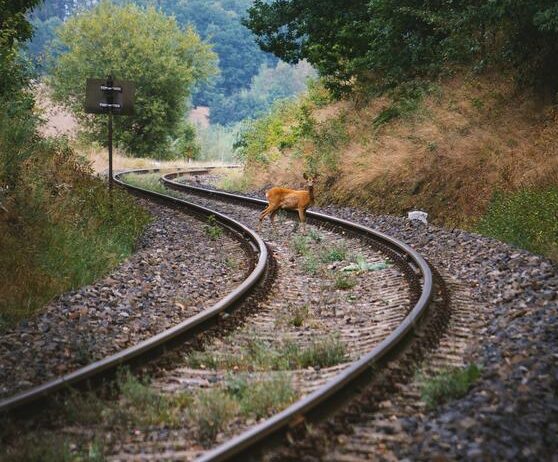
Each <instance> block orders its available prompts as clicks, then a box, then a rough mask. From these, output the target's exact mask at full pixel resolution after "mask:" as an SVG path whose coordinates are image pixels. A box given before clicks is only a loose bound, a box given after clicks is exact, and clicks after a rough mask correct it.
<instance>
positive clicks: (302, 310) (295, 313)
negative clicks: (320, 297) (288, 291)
mask: <svg viewBox="0 0 558 462" xmlns="http://www.w3.org/2000/svg"><path fill="white" fill-rule="evenodd" d="M309 315H310V310H309V309H308V305H306V304H305V305H300V306H296V305H295V306H289V317H288V319H287V322H288V323H289V324H290V325H291V326H293V327H302V325H303V324H304V321H306V319H308V317H309Z"/></svg>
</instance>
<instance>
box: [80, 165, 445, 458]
mask: <svg viewBox="0 0 558 462" xmlns="http://www.w3.org/2000/svg"><path fill="white" fill-rule="evenodd" d="M143 173H146V172H143ZM173 188H177V189H178V188H180V186H179V185H177V184H174V185H173ZM143 194H146V193H145V192H144V193H143ZM201 194H208V193H207V192H206V193H204V192H202V191H201V190H198V191H195V195H196V197H197V199H196V202H198V203H202V205H204V206H205V207H208V208H210V209H212V210H218V211H220V212H222V213H225V214H229V215H233V216H236V218H237V220H239V221H242V222H244V223H247V222H248V223H250V222H251V223H254V222H255V216H256V215H255V213H254V211H253V207H254V205H256V207H259V204H258V203H257V202H255V201H254V200H251V202H252V205H251V206H248V207H247V206H246V205H244V206H240V207H238V205H236V206H233V205H230V204H227V203H226V202H223V201H222V198H219V199H215V198H213V199H211V198H203V199H201V198H200V197H199V195H201ZM185 198H187V199H188V196H186V197H185ZM189 199H190V200H191V201H193V200H194V199H193V198H192V197H191V196H190V197H189ZM160 200H162V199H160ZM165 200H166V199H165ZM227 200H228V201H234V202H236V203H239V202H241V201H242V200H243V199H241V198H234V197H232V196H229V197H228V199H227ZM235 207H236V211H235ZM285 225H286V224H285V223H283V229H282V230H281V229H280V230H271V229H266V230H265V231H264V237H265V238H266V239H267V240H269V241H270V242H271V248H272V252H273V254H274V255H275V256H276V258H277V260H278V264H277V270H276V271H277V279H276V281H275V282H274V284H273V285H270V286H267V287H265V289H264V290H263V293H262V294H261V296H259V297H257V298H255V299H253V300H252V301H251V302H249V303H251V305H252V306H251V309H250V310H249V311H250V313H251V316H249V317H248V318H245V319H243V320H240V321H239V322H240V324H238V325H236V326H235V325H233V326H232V327H231V329H232V330H234V332H233V333H232V334H231V335H227V336H223V335H222V334H221V335H217V336H216V337H212V338H209V339H208V340H206V341H205V343H204V346H203V348H202V350H201V351H199V353H196V354H192V351H191V350H188V351H184V352H183V354H181V353H179V354H178V355H176V354H175V356H173V361H175V360H176V361H177V362H175V363H173V364H172V365H171V366H169V365H168V363H167V364H166V365H164V366H163V367H160V368H157V369H156V372H155V374H154V376H155V380H154V382H153V387H154V389H155V390H157V391H158V392H160V393H162V394H167V395H169V394H170V395H176V394H177V393H183V392H188V393H198V392H199V390H200V389H213V390H215V389H230V387H231V383H233V384H234V383H236V384H237V385H239V384H240V386H243V387H245V386H246V385H247V386H252V385H253V384H255V385H254V386H258V384H263V385H264V386H265V385H266V384H275V383H276V382H275V380H276V378H277V376H279V375H280V376H281V377H280V379H279V380H280V381H283V382H289V384H290V385H289V387H291V388H289V389H290V390H291V392H292V394H291V395H289V396H290V397H289V398H288V399H286V400H284V402H282V403H281V404H278V405H276V406H275V407H273V406H271V407H268V408H267V409H266V412H264V414H265V415H267V413H268V412H270V411H272V410H274V411H275V412H276V411H277V410H278V409H279V408H281V407H284V405H286V404H288V402H292V400H293V399H294V398H295V397H296V398H301V397H304V396H308V395H310V396H309V397H308V398H305V399H304V400H301V401H297V402H296V403H295V404H293V405H292V406H291V407H290V408H288V409H287V410H286V411H284V412H282V413H280V414H279V415H277V416H276V418H274V419H275V422H273V419H271V420H262V418H263V414H259V415H256V416H255V417H254V415H253V414H249V413H248V414H246V415H244V417H236V418H235V419H234V420H233V421H232V422H230V423H229V424H228V425H225V426H223V428H222V429H221V430H220V431H218V432H216V433H215V434H214V435H212V436H211V438H209V439H208V438H205V441H204V444H205V445H206V447H209V446H212V445H214V444H215V443H216V442H217V443H218V442H221V443H222V442H225V440H228V439H229V438H231V437H232V436H234V435H235V434H238V433H239V431H240V430H241V429H249V428H251V427H254V426H255V428H253V429H252V430H251V432H248V433H244V434H243V435H241V436H240V437H237V438H236V439H233V440H231V441H229V443H228V444H227V445H224V446H222V447H220V448H217V449H216V450H215V451H213V452H210V453H208V454H206V455H205V456H203V457H205V458H206V459H207V460H225V459H227V458H231V457H240V455H241V454H243V453H244V452H245V451H249V452H251V451H252V450H253V446H254V445H256V444H258V443H261V442H264V443H265V440H266V438H268V437H269V436H271V435H275V434H276V433H281V432H283V431H284V429H285V428H288V424H289V423H290V425H292V424H293V422H294V421H296V420H297V419H302V420H303V421H304V419H305V418H308V419H311V418H312V416H313V414H320V413H321V411H319V406H318V403H320V402H326V401H328V400H330V401H331V400H332V399H334V400H338V398H339V396H338V395H340V394H341V395H342V394H343V387H344V386H346V385H347V384H349V383H350V382H352V381H353V380H354V379H355V378H358V377H362V376H366V377H367V376H369V375H370V366H371V365H374V367H375V368H378V367H381V366H382V365H383V364H385V363H386V362H387V360H388V359H391V358H392V357H393V358H395V357H396V356H397V355H399V354H400V353H401V350H402V349H403V347H402V345H401V344H405V345H407V344H408V343H409V342H412V341H413V339H414V337H415V333H416V328H417V327H418V326H419V325H420V324H421V323H422V318H423V317H424V315H425V314H426V309H427V307H428V305H429V302H430V299H431V297H432V291H433V290H435V291H437V292H438V293H439V294H442V292H443V287H442V284H443V283H442V281H441V279H438V285H437V286H436V288H435V289H433V286H432V278H431V273H430V270H429V269H428V267H427V265H426V263H425V262H424V260H422V258H421V257H420V256H419V255H418V254H416V252H414V251H412V249H410V248H408V247H406V246H405V245H403V244H401V243H399V242H398V241H396V240H394V239H392V238H389V237H388V236H385V235H381V234H380V233H374V232H373V231H371V230H369V229H366V228H365V227H363V226H358V225H354V224H351V223H349V222H345V221H343V220H336V219H334V218H328V217H324V216H320V215H319V214H313V215H312V216H311V218H310V225H312V226H313V229H311V230H310V233H309V236H305V237H303V236H300V235H298V234H291V233H290V232H288V231H285V229H286V228H284V226H285ZM288 226H290V225H288ZM328 252H329V256H328ZM334 254H335V255H334ZM356 257H358V258H356ZM351 258H352V260H355V261H353V262H352V263H353V266H354V265H355V264H356V263H357V262H359V261H360V262H361V263H366V264H367V265H370V266H369V267H370V268H375V269H376V271H368V272H367V271H364V270H362V271H361V272H360V273H351V271H350V270H348V271H347V272H346V273H344V272H343V271H342V267H344V266H349V264H350V263H351V261H350V260H351ZM357 274H358V275H357ZM324 278H325V281H327V282H326V283H325V284H324ZM351 285H355V286H356V287H357V290H356V291H352V293H351V291H350V290H348V289H350V287H349V286H351ZM436 300H437V303H438V307H437V308H436V309H435V310H431V313H430V314H429V315H428V316H426V317H425V320H426V325H427V326H433V329H432V333H431V334H428V335H424V334H423V335H422V337H423V338H424V337H428V341H427V342H426V343H432V342H436V341H437V339H439V337H440V336H441V335H442V331H443V326H444V323H445V322H447V315H448V313H447V310H445V308H444V303H445V302H444V298H443V296H442V295H438V296H437V297H436ZM241 303H242V302H241ZM432 311H433V312H432ZM332 332H336V333H337V335H334V336H332V335H331V333H332ZM323 340H326V341H325V342H323ZM320 342H321V343H320ZM327 342H329V344H328V343H327ZM320 348H321V349H322V350H324V349H325V350H326V353H327V354H330V355H335V354H337V355H338V357H337V358H334V359H331V358H329V359H327V360H325V362H324V363H323V364H312V359H311V360H310V362H304V361H305V360H304V359H301V357H304V355H306V356H308V355H310V356H311V355H312V353H310V352H312V351H314V354H316V350H320ZM312 349H314V350H312ZM328 349H331V351H329V350H328ZM318 352H319V351H318ZM322 352H323V351H322ZM266 354H267V355H268V356H265V355H266ZM289 354H290V355H291V357H290V360H287V362H286V363H285V362H281V361H282V360H281V359H278V358H279V357H280V356H281V355H289ZM258 355H260V356H259V357H258ZM289 361H291V363H289ZM314 361H315V358H314ZM319 361H321V359H320V360H319ZM319 361H318V362H319ZM328 361H329V362H328ZM226 369H232V370H233V371H235V374H237V375H238V377H236V378H238V379H239V380H237V381H236V382H235V378H234V377H233V378H232V379H231V377H230V376H228V375H227V373H226ZM336 381H337V382H336ZM335 382H336V384H335V385H333V386H332V387H330V389H328V388H327V385H328V384H329V385H330V386H331V385H332V384H334V383H335ZM312 399H314V400H315V401H316V402H315V403H313V402H311V401H312ZM297 406H298V408H297ZM289 412H290V414H289ZM281 419H283V420H281ZM91 430H92V429H91V428H86V429H85V430H84V433H88V432H89V433H90V432H91ZM198 430H199V429H198ZM93 431H95V429H93ZM195 432H196V429H195V428H194V427H193V426H192V425H191V424H190V425H183V426H182V427H181V428H178V429H174V430H170V431H167V432H164V434H161V432H155V433H153V432H139V433H138V434H134V435H132V436H128V437H126V438H125V439H124V440H122V439H119V438H116V439H115V437H114V435H113V436H112V437H109V441H108V442H107V443H108V447H110V448H112V449H110V450H109V451H108V455H109V459H113V460H128V459H129V460H138V459H141V460H162V459H164V460H183V459H191V458H193V457H197V456H200V454H201V453H203V449H202V447H201V446H200V445H199V443H200V441H201V439H200V438H197V437H196V438H192V434H195ZM258 432H259V434H258ZM198 436H199V434H198ZM215 439H216V440H215Z"/></svg>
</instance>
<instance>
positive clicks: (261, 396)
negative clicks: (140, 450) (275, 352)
mask: <svg viewBox="0 0 558 462" xmlns="http://www.w3.org/2000/svg"><path fill="white" fill-rule="evenodd" d="M105 395H106V396H105ZM297 397H298V396H297V394H296V392H295V391H294V389H293V387H292V385H291V381H290V378H289V377H288V376H287V375H285V374H281V373H279V374H277V375H275V376H273V377H271V378H267V379H254V378H251V377H249V376H248V375H244V374H232V373H230V374H228V375H227V377H226V379H225V380H224V381H223V382H222V383H221V384H217V385H215V387H214V388H212V389H209V390H207V389H194V390H188V391H185V392H177V393H172V394H171V393H169V394H167V393H161V392H159V391H157V390H156V389H155V388H154V387H153V386H151V385H150V384H149V379H147V378H143V379H141V378H138V377H136V376H134V375H133V374H131V373H130V372H129V371H127V370H122V371H120V373H119V374H118V375H117V379H116V381H115V383H114V385H113V387H112V388H109V389H106V390H104V391H103V392H101V393H95V392H86V393H83V392H81V393H80V392H77V391H72V392H70V394H69V395H68V396H66V397H65V398H64V399H63V401H62V402H61V403H60V404H59V406H56V408H57V409H59V410H60V411H61V412H60V413H59V414H58V413H56V412H55V413H52V412H49V411H47V412H45V413H44V415H43V418H44V419H47V420H48V424H47V423H46V422H45V423H43V424H42V425H39V427H40V428H41V430H37V429H36V427H35V428H28V429H24V430H21V431H23V432H24V433H25V436H24V437H23V439H24V442H25V444H23V443H24V442H23V441H22V440H21V439H19V440H17V443H18V444H17V446H11V445H10V435H9V433H10V432H11V431H15V432H16V433H19V432H20V430H15V428H16V427H17V425H16V423H15V422H2V424H3V425H4V424H6V425H5V426H3V428H4V429H5V430H3V431H2V432H1V433H0V448H1V449H0V460H2V461H4V460H5V461H26V462H27V461H37V462H38V461H41V462H43V461H46V462H50V461H52V462H54V461H56V462H58V461H70V460H88V461H97V460H99V461H101V460H105V459H104V456H105V455H106V454H104V452H105V443H109V445H110V442H111V441H112V442H113V443H114V442H116V441H124V440H125V439H126V438H127V436H128V435H130V433H131V432H132V433H138V432H139V433H146V434H147V433H148V432H151V431H153V430H156V429H160V430H161V431H168V430H169V429H183V430H184V431H186V432H187V434H195V435H196V437H197V438H198V440H199V441H200V442H201V443H202V444H204V445H207V446H209V445H210V444H211V443H213V442H214V441H215V439H216V437H217V436H218V434H219V433H220V432H222V431H224V430H226V429H227V427H228V426H229V425H231V424H232V423H233V422H236V421H237V420H238V418H239V417H242V418H244V419H247V420H248V421H255V420H257V419H261V418H264V417H268V416H269V415H271V414H272V413H276V412H279V411H281V410H282V409H284V408H285V407H287V406H288V405H289V404H291V403H293V402H294V401H295V400H296V399H297ZM51 411H52V410H51ZM46 414H48V415H46ZM54 415H56V417H54ZM23 425H29V426H30V427H34V425H33V424H32V423H29V422H26V423H23ZM52 426H57V427H60V428H58V430H57V431H56V432H55V434H56V437H54V438H53V437H52V428H50V430H49V429H47V430H44V428H48V427H52ZM10 429H11V430H10ZM107 431H108V432H109V441H101V440H99V439H97V438H96V437H95V436H94V435H95V433H97V434H102V433H106V432H107ZM11 436H14V435H11ZM105 437H106V435H105Z"/></svg>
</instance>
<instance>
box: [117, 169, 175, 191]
mask: <svg viewBox="0 0 558 462" xmlns="http://www.w3.org/2000/svg"><path fill="white" fill-rule="evenodd" d="M124 181H125V182H126V183H128V184H130V185H132V186H137V187H138V188H143V189H148V190H149V191H154V192H157V193H160V194H166V195H167V196H173V197H180V193H179V192H177V191H173V190H172V189H168V188H166V187H165V185H163V183H161V175H160V174H159V173H144V174H137V173H131V174H129V175H124Z"/></svg>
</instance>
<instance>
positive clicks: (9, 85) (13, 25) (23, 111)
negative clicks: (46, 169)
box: [0, 0, 38, 204]
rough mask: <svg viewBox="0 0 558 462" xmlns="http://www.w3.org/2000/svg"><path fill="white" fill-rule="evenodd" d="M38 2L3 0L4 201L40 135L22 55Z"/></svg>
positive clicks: (0, 145) (0, 155) (0, 124)
mask: <svg viewBox="0 0 558 462" xmlns="http://www.w3.org/2000/svg"><path fill="white" fill-rule="evenodd" d="M37 3H38V0H22V1H18V2H13V1H10V0H0V76H1V77H0V204H2V203H3V201H4V193H5V192H9V191H10V190H12V189H13V187H14V185H15V184H16V183H17V179H18V176H19V171H20V169H21V164H22V163H23V161H24V160H25V159H27V158H29V156H30V155H31V152H32V145H33V142H34V141H35V136H36V124H37V119H36V116H34V114H33V112H32V109H33V105H34V100H33V95H32V93H31V91H30V81H31V72H30V67H29V66H28V65H27V63H26V62H25V61H24V60H23V59H21V55H20V46H21V44H22V43H23V42H25V41H26V40H28V39H29V38H30V37H31V34H32V27H31V24H30V23H29V21H28V20H27V18H26V13H27V12H28V11H29V10H30V9H31V8H33V7H34V6H35V5H36V4H37ZM6 186H7V188H6Z"/></svg>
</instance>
